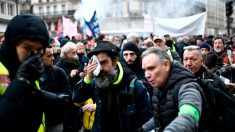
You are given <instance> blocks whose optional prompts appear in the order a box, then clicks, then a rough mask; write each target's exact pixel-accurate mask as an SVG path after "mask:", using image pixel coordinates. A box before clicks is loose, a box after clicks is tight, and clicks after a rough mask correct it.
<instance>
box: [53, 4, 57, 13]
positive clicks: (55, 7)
mask: <svg viewBox="0 0 235 132" xmlns="http://www.w3.org/2000/svg"><path fill="white" fill-rule="evenodd" d="M54 15H57V5H54Z"/></svg>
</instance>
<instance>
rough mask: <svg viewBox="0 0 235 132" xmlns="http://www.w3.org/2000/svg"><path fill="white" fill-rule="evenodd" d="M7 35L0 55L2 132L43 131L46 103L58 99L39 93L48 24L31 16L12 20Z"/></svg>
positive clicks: (42, 92)
mask: <svg viewBox="0 0 235 132" xmlns="http://www.w3.org/2000/svg"><path fill="white" fill-rule="evenodd" d="M4 36H5V42H4V44H3V45H2V49H1V52H0V62H1V63H0V65H1V66H0V80H1V85H0V86H1V87H0V93H1V94H0V128H1V131H3V132H5V131H25V132H26V131H27V132H36V131H38V130H39V131H42V130H43V129H45V124H44V121H45V120H44V118H43V108H44V106H45V105H46V100H47V99H48V98H51V99H52V100H59V97H58V96H55V95H54V94H51V93H48V92H45V91H42V90H40V87H39V86H38V81H37V80H38V79H39V76H40V74H41V73H42V71H43V63H42V56H43V53H44V51H45V48H46V47H47V46H48V40H49V35H48V31H47V28H46V25H45V23H44V22H43V20H42V19H41V18H39V17H37V16H34V15H32V14H24V15H18V16H15V17H14V18H13V19H12V20H11V21H10V23H9V24H8V26H7V29H6V32H5V34H4Z"/></svg>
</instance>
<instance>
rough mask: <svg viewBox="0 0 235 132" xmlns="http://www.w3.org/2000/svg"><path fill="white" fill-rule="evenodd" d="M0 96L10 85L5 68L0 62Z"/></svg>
mask: <svg viewBox="0 0 235 132" xmlns="http://www.w3.org/2000/svg"><path fill="white" fill-rule="evenodd" d="M0 83H1V85H0V95H3V94H4V93H5V91H6V88H7V87H8V86H9V84H10V83H11V80H10V77H9V72H8V70H7V68H6V67H5V66H4V65H3V64H2V62H0Z"/></svg>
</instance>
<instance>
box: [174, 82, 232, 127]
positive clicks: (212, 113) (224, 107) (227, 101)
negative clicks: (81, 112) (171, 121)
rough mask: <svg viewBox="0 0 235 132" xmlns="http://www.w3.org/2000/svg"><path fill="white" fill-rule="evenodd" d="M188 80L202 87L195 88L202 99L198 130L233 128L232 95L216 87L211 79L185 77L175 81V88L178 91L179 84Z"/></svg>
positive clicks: (176, 96)
mask: <svg viewBox="0 0 235 132" xmlns="http://www.w3.org/2000/svg"><path fill="white" fill-rule="evenodd" d="M188 82H190V83H192V82H196V83H197V84H199V85H200V87H201V88H202V89H201V88H197V89H198V90H199V92H200V93H201V96H202V99H203V104H202V115H201V119H200V122H199V131H203V130H205V128H206V130H209V131H213V132H224V131H226V132H227V131H231V130H235V99H234V96H233V95H232V94H229V93H227V92H225V91H223V90H221V89H220V88H216V87H215V86H214V85H213V80H211V79H200V78H197V79H189V78H185V79H182V80H181V81H179V82H177V83H176V85H175V87H176V90H178V91H179V89H180V86H181V85H183V84H186V83H188ZM177 87H178V88H177ZM175 93H177V95H174V98H178V92H175Z"/></svg>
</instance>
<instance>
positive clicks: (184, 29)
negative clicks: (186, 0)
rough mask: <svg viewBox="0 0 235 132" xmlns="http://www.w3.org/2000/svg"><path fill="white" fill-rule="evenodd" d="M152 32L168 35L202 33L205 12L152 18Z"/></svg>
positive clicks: (203, 31)
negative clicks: (185, 15)
mask: <svg viewBox="0 0 235 132" xmlns="http://www.w3.org/2000/svg"><path fill="white" fill-rule="evenodd" d="M154 23H155V24H154V31H155V32H154V33H155V34H156V35H164V34H169V35H170V36H175V37H177V36H184V35H189V36H190V35H204V33H205V25H206V12H203V13H200V14H197V15H193V16H189V17H182V18H154Z"/></svg>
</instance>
